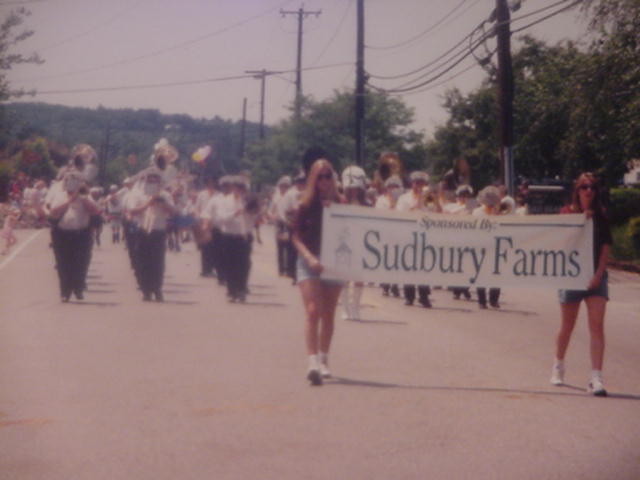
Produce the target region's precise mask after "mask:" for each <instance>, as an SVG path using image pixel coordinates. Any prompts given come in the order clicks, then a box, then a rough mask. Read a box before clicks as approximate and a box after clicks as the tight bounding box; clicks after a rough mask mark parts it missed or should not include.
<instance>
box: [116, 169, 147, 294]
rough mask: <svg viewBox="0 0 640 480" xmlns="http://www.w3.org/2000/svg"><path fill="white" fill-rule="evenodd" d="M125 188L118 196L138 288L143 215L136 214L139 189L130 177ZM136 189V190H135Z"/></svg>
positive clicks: (126, 243)
mask: <svg viewBox="0 0 640 480" xmlns="http://www.w3.org/2000/svg"><path fill="white" fill-rule="evenodd" d="M122 183H123V185H124V186H123V188H121V189H120V190H118V196H119V197H120V198H121V199H122V212H123V217H122V218H123V231H124V240H125V245H126V247H127V252H128V254H129V263H130V265H131V268H132V270H133V273H134V274H135V277H136V282H137V285H138V288H141V287H140V278H139V269H138V263H137V262H138V243H139V240H140V232H141V230H140V228H141V226H142V213H141V212H140V213H134V212H133V209H134V208H136V206H137V205H136V196H137V194H138V188H137V187H136V184H135V183H134V181H133V179H132V178H130V177H127V178H125V180H124V182H122ZM134 187H136V188H134Z"/></svg>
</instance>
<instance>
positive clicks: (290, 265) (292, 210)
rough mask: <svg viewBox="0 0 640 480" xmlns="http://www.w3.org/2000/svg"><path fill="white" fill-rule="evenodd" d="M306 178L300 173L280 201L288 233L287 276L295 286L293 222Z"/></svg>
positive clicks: (295, 254) (295, 251)
mask: <svg viewBox="0 0 640 480" xmlns="http://www.w3.org/2000/svg"><path fill="white" fill-rule="evenodd" d="M305 185H306V177H305V175H304V173H303V172H300V173H299V174H298V175H296V177H295V178H294V179H293V187H292V188H290V189H289V190H287V193H286V194H285V195H284V198H283V199H282V210H283V211H284V216H285V218H286V221H287V229H288V231H289V235H288V237H289V238H288V240H287V276H288V277H289V278H291V279H292V283H293V284H294V285H295V284H296V274H297V268H296V265H297V258H298V250H297V249H296V248H295V247H294V245H293V240H292V235H293V220H294V218H295V215H296V212H297V211H298V207H299V206H300V200H301V198H302V194H303V192H304V191H305Z"/></svg>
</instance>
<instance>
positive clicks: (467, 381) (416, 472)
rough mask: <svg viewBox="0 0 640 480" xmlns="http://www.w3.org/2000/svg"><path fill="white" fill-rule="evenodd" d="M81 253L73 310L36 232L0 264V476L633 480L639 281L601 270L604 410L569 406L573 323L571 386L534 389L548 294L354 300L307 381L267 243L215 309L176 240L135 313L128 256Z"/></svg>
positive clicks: (546, 355)
mask: <svg viewBox="0 0 640 480" xmlns="http://www.w3.org/2000/svg"><path fill="white" fill-rule="evenodd" d="M106 233H107V232H105V235H104V238H103V242H104V245H103V246H102V247H100V248H96V249H95V251H94V256H93V262H92V266H91V271H90V278H89V292H88V293H87V294H86V296H85V300H84V301H83V302H70V303H69V304H62V303H61V302H60V300H59V298H58V289H57V280H56V275H55V271H54V269H53V255H52V252H51V250H50V249H49V248H48V232H47V231H44V230H43V231H39V233H36V231H20V232H19V234H20V243H19V244H18V245H17V248H16V250H15V252H16V253H17V255H10V256H9V257H4V258H0V478H1V479H3V480H4V479H20V480H22V479H42V480H58V479H60V480H69V479H74V480H75V479H89V480H97V479H109V480H111V479H135V480H138V479H153V480H159V479H171V480H176V479H180V480H183V479H256V480H257V479H260V480H262V479H277V480H287V479H296V480H300V479H304V480H307V479H310V480H313V479H426V478H432V479H469V478H471V479H474V480H480V479H536V480H539V479H567V478H575V479H584V480H586V479H593V480H602V479H616V480H632V479H638V478H640V368H638V367H639V366H640V348H638V344H639V341H640V322H639V320H640V316H639V314H638V312H639V311H640V278H639V277H638V276H635V275H632V274H627V273H621V272H612V275H611V296H612V301H611V302H610V303H609V307H608V312H607V321H606V332H607V352H606V356H605V371H604V373H605V376H604V378H605V385H606V387H607V389H608V390H609V391H610V396H609V397H608V398H594V397H591V396H589V395H587V394H586V393H585V387H586V383H587V381H588V377H589V369H590V366H589V353H588V345H589V336H588V331H587V326H586V318H585V316H584V312H581V317H580V320H579V324H578V326H577V327H576V331H575V333H574V338H573V340H572V343H571V345H570V347H569V354H568V357H567V364H568V371H567V378H566V379H567V381H568V383H569V385H567V386H564V387H554V386H552V385H550V384H549V383H548V382H549V375H550V368H551V363H552V360H553V351H554V346H553V344H554V336H555V334H556V329H557V327H558V324H559V307H558V303H557V296H556V292H554V291H546V290H530V291H524V290H509V289H506V290H504V291H503V299H502V308H501V309H500V310H499V311H496V310H491V309H490V310H483V311H481V310H479V309H478V307H477V305H476V303H474V302H470V301H464V300H459V301H454V300H453V299H452V298H451V294H450V293H449V292H446V291H442V290H439V291H435V292H434V295H433V297H432V298H433V302H434V308H433V309H431V310H426V309H422V308H418V307H406V306H404V305H403V304H402V302H401V301H400V300H397V299H392V298H383V297H382V296H381V295H380V293H379V291H378V290H377V289H374V288H368V289H367V290H366V292H365V296H364V303H365V306H364V308H363V311H362V313H363V320H362V321H360V322H355V321H345V320H342V319H338V320H336V322H337V328H336V336H335V338H334V345H333V351H332V355H331V368H332V371H333V373H334V376H335V378H334V379H333V380H331V381H328V382H327V383H325V385H324V386H322V387H310V386H309V385H308V383H307V382H306V381H305V374H306V355H305V350H304V343H303V310H302V304H301V300H300V296H299V293H298V291H297V288H296V287H294V286H292V285H291V284H290V281H288V280H287V279H284V278H278V277H277V276H276V275H275V262H274V245H273V239H272V232H271V231H270V230H268V229H265V230H264V231H263V237H264V241H265V243H264V244H263V245H256V246H255V248H254V255H253V269H252V274H251V281H250V288H251V294H250V296H249V299H248V303H247V304H245V305H239V304H229V303H227V301H226V299H225V294H224V290H223V289H222V288H221V287H219V286H218V285H217V284H216V281H215V280H212V279H205V278H200V277H199V276H198V271H199V259H198V256H197V252H196V251H195V250H194V248H193V245H192V244H187V245H186V248H185V250H184V251H183V252H181V253H177V254H176V253H168V256H167V257H168V261H167V275H166V283H165V298H166V302H165V303H164V304H158V303H143V302H142V301H141V298H140V294H139V293H138V292H137V291H136V290H135V288H134V281H133V276H132V273H131V271H130V269H129V267H128V265H127V258H126V252H125V251H124V249H123V248H122V247H121V246H113V245H111V244H110V242H109V238H108V235H106Z"/></svg>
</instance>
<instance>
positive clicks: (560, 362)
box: [553, 358, 564, 368]
mask: <svg viewBox="0 0 640 480" xmlns="http://www.w3.org/2000/svg"><path fill="white" fill-rule="evenodd" d="M553 366H554V367H556V368H564V360H558V359H557V358H556V361H555V362H554V363H553Z"/></svg>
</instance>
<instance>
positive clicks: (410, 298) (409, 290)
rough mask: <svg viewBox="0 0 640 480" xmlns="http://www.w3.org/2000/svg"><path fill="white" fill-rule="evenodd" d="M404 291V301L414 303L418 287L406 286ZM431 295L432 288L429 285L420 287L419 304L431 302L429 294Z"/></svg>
mask: <svg viewBox="0 0 640 480" xmlns="http://www.w3.org/2000/svg"><path fill="white" fill-rule="evenodd" d="M403 289H404V299H405V300H406V301H407V303H413V302H414V300H415V299H416V286H415V285H405V286H404V287H403ZM430 293H431V287H429V286H428V285H418V302H420V303H421V304H423V305H424V304H425V303H428V302H429V294H430Z"/></svg>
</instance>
